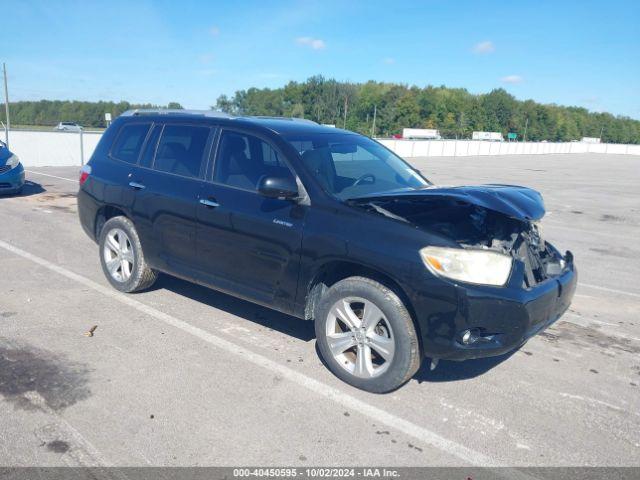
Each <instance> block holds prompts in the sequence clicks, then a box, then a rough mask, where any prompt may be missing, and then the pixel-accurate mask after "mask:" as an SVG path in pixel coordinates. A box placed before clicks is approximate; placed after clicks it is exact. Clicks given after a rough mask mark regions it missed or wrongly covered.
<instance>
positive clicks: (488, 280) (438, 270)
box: [420, 247, 513, 286]
mask: <svg viewBox="0 0 640 480" xmlns="http://www.w3.org/2000/svg"><path fill="white" fill-rule="evenodd" d="M420 256H421V257H422V261H423V262H424V264H425V265H426V266H427V268H428V269H429V270H430V271H431V272H433V273H434V274H436V275H440V276H442V277H447V278H451V279H453V280H460V281H461V282H469V283H477V284H482V285H496V286H502V285H504V284H505V283H507V280H509V275H510V274H511V266H512V264H513V259H512V258H511V257H510V256H508V255H503V254H502V253H498V252H494V251H490V250H466V249H463V248H444V247H424V248H423V249H422V250H420Z"/></svg>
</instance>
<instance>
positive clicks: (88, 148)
mask: <svg viewBox="0 0 640 480" xmlns="http://www.w3.org/2000/svg"><path fill="white" fill-rule="evenodd" d="M101 137H102V133H101V132H83V134H82V135H80V134H79V133H77V132H53V131H51V132H46V131H37V130H11V132H9V142H10V144H9V147H10V148H11V151H13V152H14V153H15V154H16V155H18V156H19V157H20V160H21V161H22V164H23V165H24V166H25V167H45V166H56V167H58V166H60V167H61V166H80V165H82V160H83V157H84V162H87V161H88V160H89V158H90V157H91V154H92V153H93V151H94V150H95V148H96V145H97V144H98V141H99V140H100V138H101ZM378 141H379V142H380V143H382V144H383V145H385V146H386V147H388V148H390V149H391V150H393V151H394V152H396V153H397V154H398V155H400V156H401V157H404V158H412V157H445V156H446V157H468V156H475V155H535V154H553V153H613V154H627V155H640V145H620V144H613V143H582V142H566V143H542V142H540V143H536V142H484V141H478V140H396V139H378ZM81 142H82V143H81ZM81 145H82V147H81Z"/></svg>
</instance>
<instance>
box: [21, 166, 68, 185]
mask: <svg viewBox="0 0 640 480" xmlns="http://www.w3.org/2000/svg"><path fill="white" fill-rule="evenodd" d="M25 172H27V173H33V174H34V175H44V176H45V177H51V178H57V179H59V180H66V181H67V182H73V183H78V179H77V178H76V179H75V180H74V179H71V178H65V177H58V176H57V175H50V174H48V173H42V172H34V171H33V170H26V169H25Z"/></svg>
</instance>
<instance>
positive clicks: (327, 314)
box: [315, 277, 422, 393]
mask: <svg viewBox="0 0 640 480" xmlns="http://www.w3.org/2000/svg"><path fill="white" fill-rule="evenodd" d="M315 329H316V337H317V341H318V347H319V350H320V353H321V354H322V357H323V359H324V360H325V362H326V363H327V366H328V367H329V369H330V370H331V371H332V372H333V373H334V374H335V375H336V376H337V377H339V378H340V379H342V380H343V381H345V382H347V383H349V384H350V385H353V386H354V387H357V388H361V389H363V390H367V391H369V392H375V393H385V392H388V391H391V390H394V389H396V388H398V387H399V386H401V385H402V384H403V383H405V382H406V381H407V380H409V379H410V378H411V377H412V376H413V374H414V373H415V372H416V371H417V370H418V368H419V367H420V361H421V358H422V357H421V354H420V347H419V343H418V336H417V334H416V329H415V326H414V324H413V320H412V318H411V315H410V314H409V312H408V311H407V308H406V307H405V305H404V304H403V302H402V301H401V300H400V298H399V297H398V296H397V295H396V294H395V293H394V292H393V290H391V289H389V288H387V287H386V286H384V285H382V284H381V283H378V282H376V281H374V280H371V279H369V278H364V277H350V278H347V279H345V280H341V281H339V282H337V283H336V284H335V285H333V286H332V287H331V288H329V290H327V292H326V293H325V294H324V296H323V298H322V299H321V300H320V303H319V305H318V308H317V311H316V316H315Z"/></svg>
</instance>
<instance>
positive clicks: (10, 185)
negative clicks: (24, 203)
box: [0, 163, 24, 195]
mask: <svg viewBox="0 0 640 480" xmlns="http://www.w3.org/2000/svg"><path fill="white" fill-rule="evenodd" d="M23 185H24V168H23V167H22V164H21V163H19V164H18V166H17V167H15V168H12V169H11V170H9V171H8V172H5V173H0V195H1V194H8V193H16V192H19V191H20V189H21V188H22V186H23Z"/></svg>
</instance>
